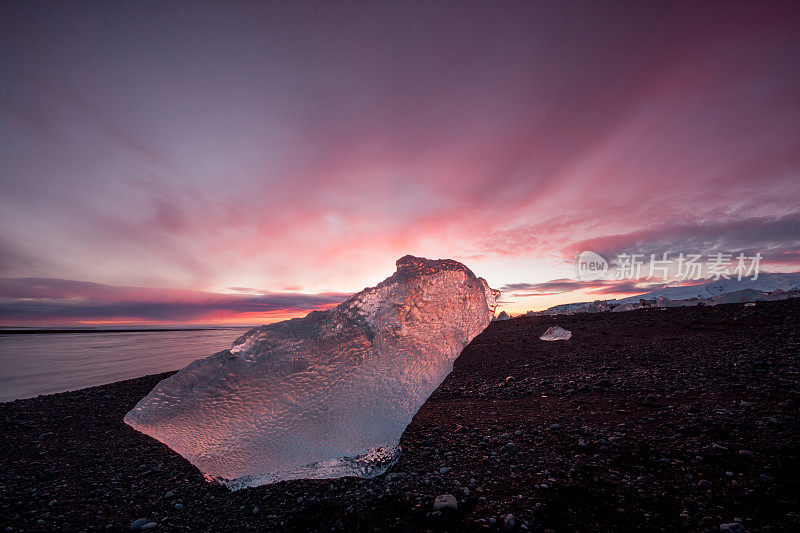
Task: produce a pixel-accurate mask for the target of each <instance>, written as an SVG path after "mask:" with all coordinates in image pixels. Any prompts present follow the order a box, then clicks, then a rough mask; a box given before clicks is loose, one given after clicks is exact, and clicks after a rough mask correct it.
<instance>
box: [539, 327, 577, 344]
mask: <svg viewBox="0 0 800 533" xmlns="http://www.w3.org/2000/svg"><path fill="white" fill-rule="evenodd" d="M571 337H572V332H571V331H567V330H565V329H564V328H561V327H559V326H552V327H549V328H547V331H545V332H544V333H543V334H542V336H541V337H539V338H540V339H542V340H543V341H565V340H568V339H569V338H571Z"/></svg>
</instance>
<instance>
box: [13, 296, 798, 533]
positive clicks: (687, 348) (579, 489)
mask: <svg viewBox="0 0 800 533" xmlns="http://www.w3.org/2000/svg"><path fill="white" fill-rule="evenodd" d="M551 325H559V326H561V327H563V328H565V329H568V330H570V331H572V333H573V337H572V339H570V340H569V341H559V342H544V341H540V340H538V336H539V335H541V334H542V332H544V330H545V329H547V327H549V326H551ZM799 347H800V300H785V301H780V302H760V303H759V304H758V305H757V306H755V307H744V306H742V305H740V304H723V305H720V306H715V307H699V308H697V307H681V308H668V309H666V310H664V311H660V310H650V309H643V310H637V311H630V312H628V313H615V314H611V313H608V314H580V315H558V316H540V317H521V318H515V319H511V320H506V321H502V322H493V323H492V324H490V326H489V327H488V328H487V329H486V330H485V331H484V332H483V333H481V334H480V335H479V336H478V337H476V338H475V339H474V340H473V341H472V342H471V343H470V344H469V345H468V346H467V347H466V348H465V349H464V351H463V352H462V353H461V355H460V356H459V358H458V359H457V360H456V362H455V365H454V370H453V372H451V374H450V375H448V377H447V378H446V379H445V381H444V382H443V383H442V384H441V385H440V387H439V388H438V389H437V390H436V391H435V392H434V393H433V394H432V395H431V397H430V398H429V399H428V401H427V402H426V403H425V405H423V407H422V408H421V409H420V411H419V412H418V413H417V415H416V416H415V417H414V420H413V421H412V423H411V424H410V425H409V426H408V428H406V431H405V432H404V434H403V437H402V438H401V442H400V445H401V448H402V454H401V457H400V458H399V460H398V462H397V463H396V464H395V465H394V466H393V467H392V468H391V469H390V470H389V473H388V474H385V475H383V476H380V477H377V478H373V479H368V480H363V479H357V478H341V479H328V480H297V481H289V482H281V483H276V484H273V485H265V486H261V487H255V488H248V489H243V490H239V491H236V492H230V491H228V489H226V488H224V487H222V486H220V485H217V484H212V483H208V482H206V481H205V479H204V478H203V476H202V474H201V473H200V472H199V471H198V470H197V469H196V468H194V467H193V466H192V465H191V464H189V463H188V462H187V461H186V460H185V459H183V458H182V457H181V456H179V455H177V454H176V453H174V452H172V451H171V450H170V449H169V448H167V447H166V446H165V445H163V444H161V443H159V442H158V441H155V440H154V439H151V438H149V437H147V436H145V435H143V434H140V433H138V432H136V431H134V430H133V429H132V428H130V427H128V426H127V425H125V424H124V423H123V422H122V417H123V416H124V414H125V413H126V412H127V411H128V410H129V409H130V408H131V407H133V405H135V403H136V402H138V400H139V399H141V398H142V397H144V396H145V395H146V394H147V393H148V392H149V391H150V390H151V389H152V388H153V387H154V386H155V384H156V383H157V382H158V381H160V380H161V379H164V378H165V377H167V376H169V375H171V374H172V373H174V372H166V373H161V374H154V375H149V376H143V377H140V378H134V379H129V380H124V381H118V382H114V383H110V384H107V385H99V386H95V387H90V388H86V389H80V390H76V391H70V392H62V393H56V394H52V395H46V396H37V397H35V398H29V399H23V400H14V401H11V402H6V403H2V404H0V420H2V423H3V426H2V427H3V430H4V434H5V435H4V436H5V439H3V442H2V443H0V455H2V457H4V458H5V463H6V466H5V468H4V469H3V470H2V472H0V517H2V518H0V526H2V527H4V528H6V529H7V530H10V531H49V530H53V529H66V528H69V529H72V530H77V531H83V530H89V529H114V530H121V529H127V528H128V527H129V526H130V524H131V523H133V522H134V521H135V520H137V519H140V518H144V519H146V520H147V521H148V522H152V523H154V524H155V530H156V531H173V530H200V531H206V530H210V531H222V530H230V529H240V530H245V531H247V530H254V531H255V530H267V531H332V530H333V531H354V530H360V531H372V530H373V528H378V530H380V531H425V530H433V531H443V530H450V531H456V530H464V531H497V530H503V529H502V528H503V526H504V521H505V520H506V517H507V515H508V514H512V515H513V517H514V518H513V520H509V521H508V524H511V522H513V524H514V525H513V527H510V528H507V530H509V531H525V530H531V531H548V530H554V531H560V530H565V529H567V530H578V529H580V530H582V531H602V530H609V529H638V530H660V529H667V530H687V531H720V526H721V525H724V524H732V523H736V522H735V519H737V518H739V519H741V524H740V526H741V527H742V528H744V529H743V530H747V531H782V530H790V529H797V528H798V527H800V515H799V514H798V513H800V458H798V457H800V446H798V444H797V442H800V424H798V403H800V386H798V381H797V380H798V377H799V376H800V372H799V371H798V364H799V363H800V360H799V359H798V358H799V357H800V351H799V350H800V348H799ZM729 474H730V475H729ZM442 494H452V495H453V496H455V498H456V500H457V502H458V503H457V506H458V507H457V509H456V510H455V511H449V510H445V511H443V512H440V511H436V510H435V509H434V507H433V502H434V499H435V498H436V497H437V496H439V495H442ZM730 527H731V528H734V529H735V528H736V526H730ZM8 528H10V529H8ZM734 529H731V530H734Z"/></svg>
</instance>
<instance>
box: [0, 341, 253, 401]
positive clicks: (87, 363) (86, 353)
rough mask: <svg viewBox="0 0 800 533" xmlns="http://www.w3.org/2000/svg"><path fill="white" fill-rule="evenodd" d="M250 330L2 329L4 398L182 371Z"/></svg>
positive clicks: (0, 357) (0, 356) (0, 382)
mask: <svg viewBox="0 0 800 533" xmlns="http://www.w3.org/2000/svg"><path fill="white" fill-rule="evenodd" d="M248 329H250V328H248V327H241V328H214V329H205V330H183V331H103V332H98V331H95V332H79V333H75V332H70V333H64V332H48V333H15V334H8V333H5V334H4V333H2V332H0V402H8V401H11V400H15V399H17V398H31V397H33V396H37V395H39V394H51V393H54V392H63V391H69V390H75V389H82V388H84V387H92V386H94V385H102V384H104V383H111V382H114V381H119V380H122V379H130V378H135V377H139V376H145V375H147V374H157V373H159V372H166V371H168V370H177V369H179V368H182V367H184V366H186V365H187V364H188V363H190V362H192V361H194V360H195V359H199V358H201V357H206V356H208V355H211V354H213V353H215V352H218V351H220V350H224V349H226V348H230V346H231V343H232V342H233V341H234V339H236V338H237V337H239V336H240V335H241V334H242V333H244V332H245V331H247V330H248Z"/></svg>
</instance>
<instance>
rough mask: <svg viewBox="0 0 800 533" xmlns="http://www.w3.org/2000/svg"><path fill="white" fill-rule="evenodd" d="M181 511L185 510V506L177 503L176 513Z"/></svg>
mask: <svg viewBox="0 0 800 533" xmlns="http://www.w3.org/2000/svg"><path fill="white" fill-rule="evenodd" d="M181 509H183V504H182V503H176V504H175V510H176V511H180V510H181Z"/></svg>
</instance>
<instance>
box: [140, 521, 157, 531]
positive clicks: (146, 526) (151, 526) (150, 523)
mask: <svg viewBox="0 0 800 533" xmlns="http://www.w3.org/2000/svg"><path fill="white" fill-rule="evenodd" d="M156 527H158V524H156V523H155V522H148V523H146V524H145V525H143V526H142V531H146V530H148V529H153V528H156Z"/></svg>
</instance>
